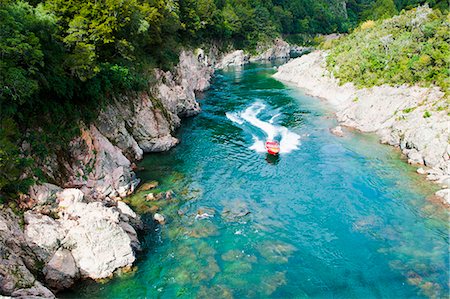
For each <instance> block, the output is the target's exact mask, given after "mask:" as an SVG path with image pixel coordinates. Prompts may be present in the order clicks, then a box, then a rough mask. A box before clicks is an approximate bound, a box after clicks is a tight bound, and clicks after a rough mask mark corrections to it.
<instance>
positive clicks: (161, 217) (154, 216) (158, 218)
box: [153, 213, 166, 224]
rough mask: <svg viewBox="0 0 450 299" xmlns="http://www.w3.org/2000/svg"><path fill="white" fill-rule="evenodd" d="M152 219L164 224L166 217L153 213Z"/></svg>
mask: <svg viewBox="0 0 450 299" xmlns="http://www.w3.org/2000/svg"><path fill="white" fill-rule="evenodd" d="M153 219H154V220H155V221H156V222H158V223H159V224H165V223H166V217H164V216H163V215H162V214H159V213H155V215H153Z"/></svg>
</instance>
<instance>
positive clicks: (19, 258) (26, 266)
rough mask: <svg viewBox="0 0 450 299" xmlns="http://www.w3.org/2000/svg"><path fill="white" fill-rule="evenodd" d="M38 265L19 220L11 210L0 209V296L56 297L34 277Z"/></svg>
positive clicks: (37, 259) (38, 261)
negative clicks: (38, 295) (35, 295)
mask: <svg viewBox="0 0 450 299" xmlns="http://www.w3.org/2000/svg"><path fill="white" fill-rule="evenodd" d="M39 263H40V260H39V258H38V257H37V256H36V255H35V254H34V252H33V251H32V249H31V248H30V247H29V246H28V243H27V241H26V239H25V235H24V234H23V232H22V230H21V228H20V226H19V219H18V217H17V216H16V215H14V213H13V212H12V211H11V210H10V209H0V265H1V266H0V293H1V294H4V295H8V296H10V295H12V294H15V295H17V296H19V297H22V298H28V297H27V294H31V295H32V296H34V295H33V294H36V293H39V294H41V295H43V297H44V298H53V297H54V296H53V294H52V293H51V292H50V291H49V290H47V289H46V288H45V287H43V286H42V285H40V284H39V282H37V281H36V278H35V277H34V275H33V274H32V272H36V271H38V268H39V266H38V265H39ZM32 296H30V297H29V298H31V297H32Z"/></svg>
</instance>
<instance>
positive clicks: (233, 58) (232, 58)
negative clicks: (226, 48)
mask: <svg viewBox="0 0 450 299" xmlns="http://www.w3.org/2000/svg"><path fill="white" fill-rule="evenodd" d="M249 59H250V55H248V54H245V53H244V51H243V50H236V51H233V52H231V53H228V54H226V55H225V56H223V57H222V59H221V60H220V62H219V63H218V64H216V68H217V69H223V68H226V67H229V66H242V65H244V64H247V63H248V62H249Z"/></svg>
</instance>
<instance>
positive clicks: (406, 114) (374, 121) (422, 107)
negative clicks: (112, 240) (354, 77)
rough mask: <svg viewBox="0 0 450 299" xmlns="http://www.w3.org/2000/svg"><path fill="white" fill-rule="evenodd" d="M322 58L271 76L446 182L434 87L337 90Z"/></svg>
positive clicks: (445, 148)
mask: <svg viewBox="0 0 450 299" xmlns="http://www.w3.org/2000/svg"><path fill="white" fill-rule="evenodd" d="M326 55H327V53H326V52H322V51H316V52H313V53H311V54H308V55H305V56H302V57H300V58H297V59H294V60H292V61H291V62H289V63H287V64H285V65H283V66H281V67H280V68H279V70H278V72H277V73H276V74H275V75H274V77H275V78H277V79H279V80H283V81H288V82H293V83H295V84H296V85H297V86H298V87H300V88H302V89H304V90H305V91H306V92H307V93H308V94H310V95H312V96H316V97H320V98H323V99H325V100H327V101H328V102H330V103H331V104H333V105H334V107H335V108H336V110H337V113H336V115H337V118H338V120H339V121H340V122H341V123H342V124H343V125H345V126H348V127H353V128H356V129H358V130H361V131H362V132H376V133H377V134H378V135H379V136H380V140H381V141H382V142H383V143H387V144H390V145H393V146H398V147H400V149H401V150H402V151H403V153H404V154H405V155H406V156H407V157H408V161H409V162H410V163H412V164H423V165H426V166H427V167H429V168H431V169H432V176H431V175H429V176H428V178H432V179H433V180H436V181H439V182H443V181H446V180H448V178H449V174H448V169H447V165H448V163H449V154H450V145H449V144H448V140H449V131H448V124H449V123H450V117H449V116H448V114H447V112H446V111H445V109H444V110H443V111H439V110H442V109H437V107H446V103H445V98H444V93H443V92H441V91H440V90H439V89H438V88H437V87H433V88H422V87H418V86H398V87H392V86H387V85H383V86H375V87H372V88H363V89H357V88H356V87H355V86H354V85H353V84H351V83H346V84H344V85H342V86H340V85H339V81H338V80H337V79H335V78H334V77H333V76H332V75H331V74H330V73H329V72H328V71H327V70H326V68H325V66H326V62H325V58H326Z"/></svg>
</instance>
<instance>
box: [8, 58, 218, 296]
mask: <svg viewBox="0 0 450 299" xmlns="http://www.w3.org/2000/svg"><path fill="white" fill-rule="evenodd" d="M210 59H211V58H209V57H207V55H205V53H204V52H203V51H202V50H200V49H199V50H196V51H194V52H192V51H190V52H187V51H183V52H182V53H181V54H180V62H179V64H178V66H177V67H176V68H175V69H174V70H173V71H172V72H163V71H160V70H155V77H156V83H152V85H151V86H149V92H141V93H127V94H125V95H122V96H120V97H116V98H114V99H111V101H110V104H109V105H108V106H107V107H105V108H104V109H103V111H101V113H100V115H99V116H98V119H97V120H96V121H94V122H93V123H91V124H90V125H85V124H80V130H81V134H80V136H79V137H78V138H75V139H74V140H72V141H71V143H70V144H69V149H68V150H67V151H66V152H64V153H60V154H59V155H58V156H50V157H48V159H46V161H44V162H42V163H41V164H42V165H41V169H42V170H43V171H44V173H45V174H46V175H47V176H48V178H49V179H50V180H53V181H54V182H56V183H57V184H58V185H59V186H62V187H63V188H62V187H59V186H56V185H52V184H42V185H35V186H33V187H32V188H31V189H30V192H29V195H28V196H24V197H23V199H22V201H21V203H20V204H21V207H23V208H27V209H30V210H29V211H27V212H25V215H24V220H25V228H24V231H22V230H21V229H20V227H19V225H18V223H19V219H18V218H17V217H15V216H14V215H13V213H12V212H10V211H3V210H0V294H2V295H8V296H9V295H11V296H17V297H23V298H34V297H39V296H41V297H42V298H54V295H53V294H52V292H51V291H50V290H49V289H47V288H46V287H44V286H43V285H42V284H41V283H40V282H39V281H37V280H36V278H35V275H36V274H37V273H39V272H41V271H43V274H44V275H43V276H42V277H43V278H45V283H46V285H47V286H49V287H50V288H51V289H52V290H53V291H59V290H61V289H64V288H68V287H70V286H72V285H73V283H74V282H75V281H76V280H77V279H78V278H79V277H81V278H92V279H100V278H105V277H109V276H111V275H112V273H113V272H114V271H115V270H116V269H118V268H121V267H128V266H131V265H132V263H133V262H134V261H135V251H136V250H139V249H140V243H139V240H138V237H137V232H136V228H141V227H142V223H141V221H140V218H139V216H138V215H136V213H134V211H133V210H132V209H130V207H128V206H127V205H126V204H125V203H124V202H122V201H120V198H121V197H125V196H127V195H129V194H131V193H132V192H133V191H134V189H135V188H136V186H137V185H138V183H139V180H138V179H137V178H136V176H135V174H134V172H133V164H132V162H131V161H135V160H139V159H141V158H142V157H143V154H144V153H146V152H157V151H165V150H168V149H170V148H171V147H173V146H174V145H176V144H177V143H178V140H177V139H176V138H175V137H173V135H172V134H173V132H174V130H175V129H176V128H178V127H179V126H180V123H181V118H182V117H187V116H192V115H195V114H197V113H199V111H200V106H199V104H198V102H197V101H196V98H195V96H196V93H197V92H200V91H203V90H205V89H206V88H208V87H209V80H210V78H211V76H212V74H213V68H212V66H211V63H212V62H211V61H210ZM56 215H57V216H56ZM37 265H41V267H38V266H37ZM42 266H43V269H42Z"/></svg>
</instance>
